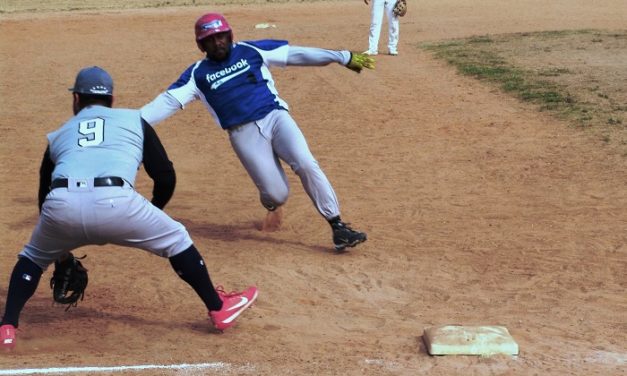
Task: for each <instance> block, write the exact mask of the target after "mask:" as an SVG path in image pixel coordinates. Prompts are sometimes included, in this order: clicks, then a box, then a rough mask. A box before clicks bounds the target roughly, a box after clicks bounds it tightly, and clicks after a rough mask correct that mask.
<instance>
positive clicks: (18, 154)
mask: <svg viewBox="0 0 627 376" xmlns="http://www.w3.org/2000/svg"><path fill="white" fill-rule="evenodd" d="M471 3H472V4H471ZM409 7H410V9H409V12H408V15H407V16H406V17H405V18H403V19H402V21H401V38H400V39H401V41H400V46H399V53H400V55H399V56H397V57H392V56H387V55H380V56H379V57H378V59H377V69H376V70H375V71H373V72H370V71H369V72H363V73H362V74H360V75H357V74H354V73H353V72H351V71H349V70H347V69H345V68H343V67H341V66H329V67H325V68H297V67H290V68H287V69H283V70H275V71H274V77H275V80H276V82H277V88H278V90H279V93H280V94H281V96H282V97H283V98H284V99H286V100H287V102H288V103H289V104H290V106H291V109H292V114H293V116H294V118H295V119H296V120H297V121H298V122H299V124H300V126H301V128H302V130H303V132H304V133H305V135H306V136H307V138H308V141H309V144H310V147H311V149H312V151H313V153H314V155H316V157H317V158H318V161H319V162H320V164H321V166H322V167H323V169H324V170H325V172H326V173H327V175H328V176H329V178H330V180H331V182H332V183H333V185H334V187H335V189H336V193H337V194H338V197H339V200H340V204H341V205H342V210H343V217H344V218H345V219H346V220H348V221H349V222H352V223H353V225H354V226H355V227H357V228H359V229H363V230H364V231H366V232H368V236H369V240H368V242H366V243H365V244H363V245H361V246H359V247H358V248H356V249H355V250H354V251H352V252H350V253H348V254H342V255H337V254H334V252H333V251H331V233H330V229H329V227H328V225H327V224H326V223H325V221H324V220H323V219H322V218H321V217H319V215H318V214H317V212H316V211H315V210H314V208H313V206H312V205H311V202H310V201H309V199H308V198H307V196H306V195H305V193H304V191H303V189H302V187H301V185H300V183H299V182H298V181H297V180H296V179H295V177H294V174H290V182H291V185H292V194H291V197H290V200H289V201H288V203H287V205H286V220H285V225H284V227H283V229H282V230H281V231H279V232H276V233H264V232H261V231H259V230H258V228H259V224H260V221H261V219H262V218H263V215H264V210H263V208H262V207H261V205H260V204H259V203H258V198H257V192H256V190H255V187H254V186H253V184H252V183H251V181H250V179H249V178H248V176H247V175H246V173H245V171H244V169H243V168H242V167H241V165H240V164H239V162H238V161H237V159H236V157H235V155H234V153H233V152H232V150H231V149H230V145H229V142H228V140H227V135H226V134H225V133H224V132H223V131H221V130H219V129H218V128H217V127H216V126H215V125H214V124H213V123H212V122H211V120H210V117H209V116H208V114H207V113H206V110H205V109H204V108H203V107H202V106H201V105H200V104H199V103H194V104H193V105H191V106H189V107H188V108H187V109H186V110H185V111H182V112H181V113H179V114H177V115H175V116H174V117H172V118H170V119H169V120H167V121H166V122H164V123H163V124H160V125H159V126H158V127H157V131H158V132H159V135H160V136H161V138H162V140H163V143H164V144H165V146H166V148H167V149H168V152H169V154H170V157H171V158H172V160H173V161H174V164H175V167H176V168H177V174H178V185H177V191H176V192H175V195H174V197H173V199H172V201H171V203H170V204H169V205H168V207H167V208H166V211H167V212H168V213H169V214H170V215H172V216H173V217H175V218H176V219H178V220H180V221H181V222H183V223H184V224H185V225H186V226H187V227H188V229H189V231H190V233H191V235H192V237H193V238H194V239H195V243H196V245H197V247H198V249H199V250H200V252H201V253H202V254H203V256H204V258H205V260H206V261H207V264H208V266H209V271H210V272H211V276H212V278H213V280H214V281H215V282H216V283H219V284H224V285H225V286H226V288H227V289H231V288H233V289H237V288H241V287H244V286H245V285H246V284H249V283H255V284H257V285H258V286H259V289H260V296H259V299H258V302H257V304H256V305H255V306H254V308H253V309H252V310H250V311H247V312H246V313H245V314H244V315H243V316H242V317H241V319H240V320H239V322H238V324H237V326H236V327H235V328H233V329H231V330H229V331H227V332H225V333H224V334H221V335H218V334H211V333H209V330H208V326H207V323H206V320H205V317H206V312H205V311H204V309H203V306H202V305H201V304H200V303H199V301H198V299H197V298H196V296H195V295H194V292H193V291H192V290H191V289H189V288H188V287H187V285H186V284H185V283H184V282H182V281H181V280H179V279H178V277H177V276H176V275H175V274H174V273H173V272H172V271H171V269H170V265H169V263H168V262H167V261H166V260H163V259H159V258H157V257H154V256H150V255H148V254H146V253H144V252H141V251H137V250H131V249H124V248H119V247H112V246H105V247H86V248H84V249H82V250H79V251H77V254H79V255H80V254H82V253H86V254H87V255H88V257H87V259H86V260H85V264H86V266H87V267H88V268H89V270H90V285H89V287H88V289H87V294H86V298H85V301H83V302H82V303H81V304H80V305H79V307H78V308H76V309H72V310H70V311H69V312H64V311H63V308H61V307H51V295H50V290H49V289H48V287H47V286H46V285H47V280H48V278H49V277H50V274H51V271H50V270H48V271H47V272H46V273H45V274H44V276H43V277H42V283H41V285H40V287H39V289H38V291H37V292H36V294H35V296H34V297H33V299H32V300H31V301H30V302H29V304H28V305H27V306H26V308H25V310H24V313H23V316H22V320H21V326H20V331H19V332H18V335H19V343H18V348H17V349H16V351H14V352H13V353H1V354H0V370H7V369H22V368H47V367H70V366H72V367H74V366H76V367H78V366H100V367H104V366H120V365H149V364H195V363H211V364H214V365H215V367H214V368H207V369H204V370H194V369H184V370H180V371H175V370H165V369H161V370H144V371H141V370H140V371H128V372H122V371H120V372H111V374H115V375H120V374H129V375H138V374H142V375H155V374H159V375H173V374H185V375H190V374H194V375H196V374H199V375H200V374H249V375H336V374H337V375H340V374H341V375H417V374H428V375H442V376H444V375H459V374H463V375H567V374H569V375H624V374H625V369H626V367H627V348H626V344H627V320H626V315H625V312H627V296H626V294H625V289H626V288H627V276H626V273H625V270H627V231H626V229H627V210H626V209H627V189H626V188H625V187H626V186H627V173H626V171H627V168H626V164H627V163H626V161H627V159H626V158H625V157H624V156H621V155H617V154H613V153H611V152H610V151H609V150H608V149H606V148H604V147H603V146H602V143H601V141H599V140H596V139H594V138H591V137H588V135H587V134H586V133H583V132H581V131H579V130H576V129H574V128H572V127H569V126H568V125H567V124H566V123H563V122H560V121H557V120H555V119H554V118H552V117H550V116H549V115H548V114H544V113H538V112H537V111H535V109H534V108H533V107H531V106H528V105H525V104H521V103H520V102H518V101H517V100H515V99H512V98H510V97H508V96H507V95H505V94H502V93H500V92H498V91H495V90H494V89H491V88H490V87H488V86H485V85H483V84H482V83H479V82H477V81H474V80H472V79H470V78H467V77H462V76H459V75H457V74H456V73H455V71H454V69H453V68H451V67H450V66H447V65H446V63H444V62H442V61H438V60H435V59H433V58H432V56H431V55H430V54H429V53H428V52H425V51H423V50H420V49H419V48H417V46H418V44H419V43H422V42H425V41H437V40H442V39H447V38H457V37H465V36H470V35H480V34H490V33H504V32H524V31H542V30H563V29H579V28H598V29H607V30H612V29H625V28H626V26H627V25H626V24H625V18H624V1H623V0H602V1H596V2H590V1H584V0H556V1H552V2H550V4H547V3H546V2H545V1H536V0H522V1H518V2H504V1H498V0H485V1H481V2H468V1H463V0H442V1H437V2H435V1H434V2H427V1H422V0H421V1H411V0H410V1H409ZM208 10H215V11H220V12H223V13H224V14H225V15H226V16H227V18H228V19H229V21H230V22H231V24H232V26H233V27H234V29H235V37H236V38H237V39H262V38H277V39H287V40H289V41H290V43H291V44H294V45H305V46H319V47H327V48H333V49H355V50H365V49H366V47H367V33H368V27H369V8H368V7H367V6H365V5H364V3H363V2H362V1H358V0H354V1H336V2H316V3H301V2H293V3H289V4H284V3H281V4H266V5H262V4H255V5H249V6H243V5H230V6H224V5H223V6H215V7H208V6H203V7H185V8H183V7H181V8H155V9H145V10H124V11H93V10H92V11H86V12H70V13H62V12H59V13H35V14H24V13H20V14H3V15H2V16H1V18H0V20H1V22H0V55H2V59H1V60H0V77H1V79H0V101H1V106H0V145H1V150H0V151H1V154H0V156H1V157H2V161H3V162H4V163H2V165H1V166H0V176H1V179H0V191H1V192H2V201H1V202H0V243H2V245H3V246H2V250H1V251H0V296H1V299H0V304H1V305H0V309H2V310H3V309H4V306H3V304H4V297H5V296H6V293H7V286H8V279H9V274H10V271H11V268H12V267H13V265H14V263H15V254H16V253H17V252H18V251H19V250H20V249H21V247H22V246H23V244H24V243H25V242H26V241H27V240H28V237H29V235H30V233H31V230H32V228H33V226H34V224H35V222H36V219H37V202H36V197H37V186H38V178H39V177H38V169H39V163H40V160H41V155H42V153H43V150H44V148H45V134H46V133H47V132H49V131H51V130H53V129H55V128H56V127H57V126H59V125H60V124H61V123H62V122H63V121H64V120H66V119H67V118H68V117H69V116H70V115H71V97H70V94H69V93H68V92H67V90H66V89H67V87H69V85H71V83H72V81H73V79H74V77H75V74H76V72H77V71H78V69H80V68H81V67H83V66H86V65H92V64H98V65H101V66H103V67H105V68H106V69H107V70H109V72H110V73H111V74H112V76H113V78H114V80H115V82H116V91H117V95H116V105H117V106H122V107H140V106H142V105H143V104H145V103H147V102H148V101H150V100H151V99H152V98H154V96H155V95H157V94H158V93H159V92H160V91H161V90H163V89H164V88H165V87H166V86H167V85H169V84H170V83H171V82H172V81H173V80H175V79H176V78H177V77H178V74H179V73H180V72H182V70H183V69H185V68H186V67H187V66H188V65H189V64H190V63H191V62H193V61H194V60H196V59H198V58H200V56H201V55H200V52H199V51H198V50H197V49H196V46H195V43H194V41H193V39H192V36H193V28H192V27H193V22H194V21H195V19H196V18H197V17H198V16H199V15H200V14H202V13H204V12H206V11H208ZM264 22H266V23H271V24H274V25H276V28H268V29H256V28H255V27H254V26H255V25H256V24H258V23H264ZM385 36H386V34H385V32H384V33H383V35H382V38H385ZM383 43H384V42H383V41H382V46H384V44H383ZM148 180H149V179H148V178H147V177H146V175H145V173H144V172H143V171H142V172H140V176H139V180H138V189H139V190H140V191H142V192H143V193H145V194H147V195H149V194H150V189H151V185H150V184H149V182H148ZM439 324H464V325H503V326H506V327H507V328H508V329H509V331H510V332H511V334H512V335H513V337H514V338H515V339H516V340H517V342H518V344H519V346H520V349H521V353H520V355H519V356H517V357H507V356H494V357H487V358H480V357H464V356H449V357H431V356H429V355H428V354H427V353H426V351H425V347H424V344H423V341H422V338H421V335H422V332H423V329H424V328H425V327H428V326H432V325H439ZM85 374H91V373H88V372H86V373H85ZM93 374H95V373H93ZM98 374H106V372H102V373H98Z"/></svg>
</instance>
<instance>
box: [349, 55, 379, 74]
mask: <svg viewBox="0 0 627 376" xmlns="http://www.w3.org/2000/svg"><path fill="white" fill-rule="evenodd" d="M346 68H348V69H350V70H352V71H354V72H357V73H361V70H362V69H364V68H368V69H374V59H373V58H371V57H370V56H368V55H366V54H360V53H357V52H351V58H350V60H349V61H348V64H346Z"/></svg>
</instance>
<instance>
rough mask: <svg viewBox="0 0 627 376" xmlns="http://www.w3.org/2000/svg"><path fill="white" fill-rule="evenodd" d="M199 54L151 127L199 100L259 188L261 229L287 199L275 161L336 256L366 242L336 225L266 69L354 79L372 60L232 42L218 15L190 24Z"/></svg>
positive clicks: (153, 113)
mask: <svg viewBox="0 0 627 376" xmlns="http://www.w3.org/2000/svg"><path fill="white" fill-rule="evenodd" d="M195 33H196V42H197V45H198V48H199V49H200V50H201V51H202V52H204V53H205V54H206V58H204V59H202V60H198V61H197V62H195V63H193V64H192V65H190V66H189V68H187V69H186V70H185V71H184V72H183V73H182V74H181V76H180V77H179V79H178V80H177V81H176V82H174V83H173V84H172V85H170V87H168V89H167V90H166V91H165V92H163V93H161V94H159V95H158V96H157V97H156V98H155V99H154V100H153V101H152V102H150V103H148V104H146V105H145V106H144V107H143V108H142V109H141V113H142V117H143V118H144V119H145V120H146V121H147V122H148V123H149V124H150V125H152V126H155V125H157V124H158V123H159V122H161V121H163V120H165V119H166V118H168V117H169V116H171V115H173V114H174V113H175V112H177V111H178V110H180V109H182V108H184V106H185V105H187V104H188V103H190V102H192V101H193V100H196V99H200V100H201V101H202V103H203V104H204V105H205V106H206V107H207V109H208V110H209V112H210V114H211V115H212V116H213V119H214V120H215V122H216V123H217V124H218V125H219V126H221V127H222V128H223V129H225V130H226V131H227V132H228V133H229V139H230V142H231V145H232V147H233V149H234V151H235V153H236V154H237V156H238V157H239V159H240V161H241V163H242V164H243V166H244V168H245V169H246V171H247V172H248V174H249V175H250V177H251V178H252V180H253V182H254V184H255V186H257V188H258V189H259V194H260V200H261V203H262V205H263V206H264V207H265V208H266V209H267V210H268V214H267V216H266V219H265V222H264V227H265V228H266V229H267V230H275V229H277V228H278V227H279V226H280V224H281V219H282V211H281V210H282V209H281V206H282V205H283V204H284V203H285V202H286V201H287V198H288V194H289V186H288V180H287V177H286V174H285V171H284V170H283V167H282V166H281V162H280V160H282V161H284V162H285V163H287V164H288V165H289V166H290V167H291V168H292V170H293V171H294V172H295V173H296V174H297V175H298V177H299V178H300V181H301V183H302V184H303V187H304V189H305V191H306V192H307V194H308V195H309V197H310V198H311V200H312V201H313V203H314V205H315V206H316V209H317V210H318V212H319V213H320V214H321V215H322V216H323V217H324V218H325V219H326V220H327V221H328V222H329V224H330V225H331V229H332V233H333V243H334V245H335V249H336V250H338V251H341V250H344V249H346V248H347V247H354V246H355V245H357V244H359V243H361V242H364V241H366V234H365V233H363V232H359V231H355V230H353V229H352V228H350V227H349V226H348V225H347V224H346V223H344V222H343V221H342V219H341V218H340V208H339V204H338V200H337V198H336V196H335V192H334V190H333V187H332V186H331V184H330V183H329V180H328V179H327V177H326V176H325V174H324V172H323V171H322V169H321V168H320V166H319V165H318V162H317V161H316V159H315V158H314V157H313V155H312V154H311V152H310V150H309V147H308V146H307V142H306V140H305V137H304V136H303V134H302V132H301V131H300V129H299V127H298V125H297V124H296V122H295V121H294V119H293V118H292V117H291V115H290V113H289V112H288V109H289V107H288V105H287V103H286V102H285V101H284V100H283V99H282V98H280V97H279V95H278V93H277V90H276V88H275V86H274V81H273V78H272V75H271V74H270V70H269V68H270V67H273V66H278V67H285V66H288V65H299V66H323V65H328V64H331V63H339V64H342V65H344V66H346V67H347V68H349V69H351V70H353V71H356V72H360V71H361V70H362V69H363V68H369V69H372V68H374V60H373V59H372V58H371V57H369V56H366V55H363V54H358V53H352V52H350V51H332V50H326V49H321V48H312V47H298V46H291V45H289V44H288V42H287V41H283V40H257V41H243V42H237V43H234V42H233V32H232V30H231V27H230V26H229V24H228V22H227V21H226V19H225V18H224V17H223V16H222V15H221V14H217V13H209V14H205V15H203V16H202V17H200V18H199V19H198V20H197V21H196V24H195Z"/></svg>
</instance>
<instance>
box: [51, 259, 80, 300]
mask: <svg viewBox="0 0 627 376" xmlns="http://www.w3.org/2000/svg"><path fill="white" fill-rule="evenodd" d="M85 257H86V256H83V257H81V258H80V259H81V260H82V259H84V258H85ZM78 260H79V259H78V258H76V257H74V255H73V254H71V253H70V254H69V257H68V258H67V259H66V260H64V261H61V262H59V261H56V262H55V263H54V273H53V274H52V278H51V279H50V288H51V289H52V298H53V300H54V301H55V302H57V303H60V304H67V308H66V309H65V310H66V311H67V310H68V309H70V307H76V305H77V304H78V300H79V299H80V300H83V297H84V296H85V289H86V288H87V282H88V278H87V269H85V267H84V266H83V264H81V262H80V261H78Z"/></svg>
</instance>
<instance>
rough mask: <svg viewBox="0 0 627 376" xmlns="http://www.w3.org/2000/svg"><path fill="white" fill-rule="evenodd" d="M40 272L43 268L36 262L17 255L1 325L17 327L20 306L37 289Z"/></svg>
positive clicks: (24, 303)
mask: <svg viewBox="0 0 627 376" xmlns="http://www.w3.org/2000/svg"><path fill="white" fill-rule="evenodd" d="M42 274H43V270H41V268H40V267H39V266H37V264H35V263H34V262H32V261H31V260H30V259H28V258H26V257H21V256H20V257H19V260H17V263H16V264H15V266H14V267H13V273H11V280H10V282H9V292H8V294H7V304H6V306H5V307H4V317H3V318H2V325H13V326H14V327H16V328H17V326H18V321H19V318H20V313H21V312H22V308H24V305H26V302H27V301H28V299H30V298H31V296H33V294H34V293H35V290H37V285H39V280H40V279H41V275H42Z"/></svg>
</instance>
